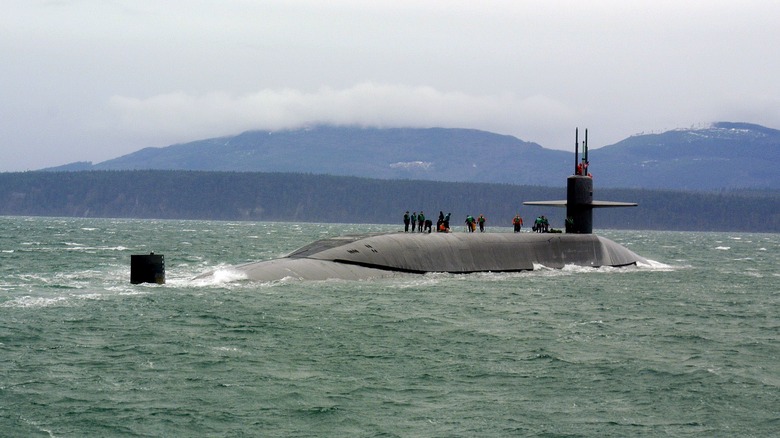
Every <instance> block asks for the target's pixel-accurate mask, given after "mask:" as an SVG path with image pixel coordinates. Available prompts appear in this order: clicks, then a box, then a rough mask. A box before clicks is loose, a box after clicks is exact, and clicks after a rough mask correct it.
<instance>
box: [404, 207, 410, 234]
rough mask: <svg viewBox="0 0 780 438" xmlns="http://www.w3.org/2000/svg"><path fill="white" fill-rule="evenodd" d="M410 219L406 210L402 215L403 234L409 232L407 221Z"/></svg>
mask: <svg viewBox="0 0 780 438" xmlns="http://www.w3.org/2000/svg"><path fill="white" fill-rule="evenodd" d="M410 220H411V218H410V217H409V211H408V210H407V211H406V213H404V233H407V232H409V221H410Z"/></svg>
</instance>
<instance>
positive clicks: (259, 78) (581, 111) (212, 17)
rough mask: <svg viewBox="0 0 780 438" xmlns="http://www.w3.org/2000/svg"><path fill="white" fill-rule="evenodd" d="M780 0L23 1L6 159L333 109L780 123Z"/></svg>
mask: <svg viewBox="0 0 780 438" xmlns="http://www.w3.org/2000/svg"><path fill="white" fill-rule="evenodd" d="M778 16H780V3H778V2H765V1H760V0H743V1H736V0H733V1H725V0H715V1H710V2H676V1H675V2H673V1H667V0H652V1H651V0H638V1H632V2H625V1H618V0H594V1H591V2H572V1H563V0H559V1H556V0H552V1H550V0H546V1H514V0H511V1H510V0H485V1H483V2H473V1H466V0H448V1H444V0H428V1H412V0H392V1H391V0H374V1H371V2H365V1H357V0H352V1H350V0H334V1H328V2H321V1H315V0H284V1H283V0H266V1H262V2H250V1H241V0H225V1H220V2H191V1H185V0H171V1H166V2H156V1H151V0H134V1H130V0H113V1H98V0H73V1H67V0H62V1H58V2H52V1H11V2H7V3H6V4H4V11H3V14H2V15H1V16H0V27H2V29H3V32H2V33H0V56H2V59H4V60H6V62H4V68H3V69H2V70H1V71H0V83H2V87H0V134H2V138H3V142H2V148H3V152H4V157H6V158H5V159H4V160H3V161H2V163H0V171H9V170H25V169H35V168H40V167H45V166H52V165H59V164H63V163H66V162H71V161H77V160H90V161H102V160H105V159H109V158H113V157H116V156H119V155H122V154H125V153H129V152H132V151H135V150H138V149H140V148H143V147H147V146H164V145H167V144H172V143H180V142H185V141H189V140H194V139H199V138H204V137H213V136H220V135H228V134H236V133H238V132H241V131H243V130H249V129H287V128H295V127H298V126H304V125H310V124H315V123H336V124H357V125H365V126H414V127H425V126H442V127H463V128H476V129H484V130H489V131H494V132H498V133H503V134H510V135H515V136H517V137H519V138H521V139H523V140H528V141H535V142H538V143H540V144H542V145H543V146H545V147H552V148H568V147H569V145H570V143H571V141H572V139H571V137H572V132H573V130H574V127H575V126H580V127H588V128H589V129H590V133H591V142H592V143H593V144H594V146H600V145H605V144H611V143H614V142H616V141H619V140H621V139H623V138H625V137H627V136H629V135H632V134H634V133H637V132H641V131H644V132H649V131H659V130H663V129H673V128H678V127H688V126H691V125H695V124H701V123H707V122H711V121H717V120H734V121H748V122H755V123H760V124H764V125H767V126H770V127H774V128H779V127H780V82H778V81H777V79H776V78H777V77H780V58H778V57H776V56H772V53H771V47H772V44H773V43H774V41H777V40H778V39H779V38H778V37H779V36H780V35H778V34H780V28H778V27H777V26H776V24H775V23H774V21H775V19H776V17H778Z"/></svg>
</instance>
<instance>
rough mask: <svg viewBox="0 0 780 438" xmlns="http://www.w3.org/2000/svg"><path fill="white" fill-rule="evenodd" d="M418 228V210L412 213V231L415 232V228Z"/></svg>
mask: <svg viewBox="0 0 780 438" xmlns="http://www.w3.org/2000/svg"><path fill="white" fill-rule="evenodd" d="M415 228H417V212H416V211H415V212H413V213H412V233H414V229H415Z"/></svg>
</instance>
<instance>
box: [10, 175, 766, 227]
mask: <svg viewBox="0 0 780 438" xmlns="http://www.w3.org/2000/svg"><path fill="white" fill-rule="evenodd" d="M565 196H566V195H565V188H564V187H563V184H562V186H561V187H560V188H545V187H538V186H515V185H508V184H484V183H478V184H477V183H451V182H432V181H419V180H394V181H393V180H378V179H368V178H357V177H338V176H321V175H311V174H291V173H248V172H243V173H242V172H196V171H82V172H55V173H50V172H24V173H2V174H0V214H2V215H31V216H72V217H132V218H159V219H218V220H252V221H302V222H342V223H396V222H400V220H401V217H402V215H403V212H404V211H405V210H410V211H420V210H424V211H425V212H426V214H427V215H429V216H434V215H437V214H438V212H439V211H444V212H445V213H447V212H451V213H452V214H453V218H455V220H454V221H453V223H454V224H456V225H457V224H459V221H460V219H458V218H465V216H466V215H467V214H472V215H477V214H484V215H485V216H486V217H487V218H488V225H489V226H491V225H492V226H499V225H500V226H509V225H510V221H511V218H512V217H513V216H514V215H515V214H516V213H518V212H519V213H520V214H521V215H523V216H524V217H525V218H532V217H535V216H537V215H539V214H544V215H546V216H548V217H549V218H550V219H551V221H552V225H553V226H554V227H559V228H560V227H562V226H563V223H562V222H563V216H564V210H563V209H557V208H553V207H530V206H529V207H525V206H523V205H522V202H523V201H538V200H550V199H564V198H565ZM594 198H595V199H599V200H612V201H634V202H638V203H639V204H640V205H639V207H635V208H616V209H599V210H596V211H595V212H594V223H595V227H596V228H615V229H665V230H700V231H710V230H734V231H754V232H762V231H765V232H780V193H779V192H776V191H768V192H760V191H741V192H719V193H696V192H676V191H654V190H631V189H601V190H600V189H599V188H598V186H596V190H595V193H594Z"/></svg>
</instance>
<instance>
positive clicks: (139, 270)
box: [130, 252, 165, 284]
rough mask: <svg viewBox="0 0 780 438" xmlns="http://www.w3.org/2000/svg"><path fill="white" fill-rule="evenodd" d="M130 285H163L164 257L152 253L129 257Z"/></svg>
mask: <svg viewBox="0 0 780 438" xmlns="http://www.w3.org/2000/svg"><path fill="white" fill-rule="evenodd" d="M130 283H132V284H140V283H157V284H165V257H164V256H163V255H162V254H155V253H153V252H152V253H149V254H132V255H130Z"/></svg>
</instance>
